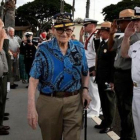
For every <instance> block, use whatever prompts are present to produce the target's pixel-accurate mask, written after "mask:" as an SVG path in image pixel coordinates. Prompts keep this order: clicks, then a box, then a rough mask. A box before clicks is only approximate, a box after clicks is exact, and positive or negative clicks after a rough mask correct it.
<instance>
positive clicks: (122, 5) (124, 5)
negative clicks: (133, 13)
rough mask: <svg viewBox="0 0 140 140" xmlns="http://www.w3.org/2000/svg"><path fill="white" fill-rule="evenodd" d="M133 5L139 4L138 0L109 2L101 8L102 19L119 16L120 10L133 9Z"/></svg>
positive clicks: (106, 19) (109, 19)
mask: <svg viewBox="0 0 140 140" xmlns="http://www.w3.org/2000/svg"><path fill="white" fill-rule="evenodd" d="M135 6H140V0H122V1H121V2H118V3H117V4H116V5H115V4H111V5H109V6H107V7H105V8H104V9H103V10H102V14H103V15H104V21H111V22H112V21H113V19H118V18H119V13H120V11H122V10H124V9H134V7H135Z"/></svg>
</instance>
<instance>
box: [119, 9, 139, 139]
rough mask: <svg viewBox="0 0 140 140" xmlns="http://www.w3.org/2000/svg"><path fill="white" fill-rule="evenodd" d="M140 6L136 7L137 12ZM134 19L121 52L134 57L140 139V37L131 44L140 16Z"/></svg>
mask: <svg viewBox="0 0 140 140" xmlns="http://www.w3.org/2000/svg"><path fill="white" fill-rule="evenodd" d="M137 9H138V11H139V10H140V8H138V7H137V8H136V14H138V13H139V12H137ZM138 15H139V14H138ZM133 20H134V21H132V22H130V24H129V25H128V26H127V28H126V30H125V34H124V38H123V41H122V45H121V54H122V56H123V57H125V58H129V57H130V58H132V68H131V69H132V80H133V85H134V88H133V104H132V113H133V120H134V126H135V130H136V136H137V140H140V133H139V132H140V110H139V109H140V39H139V40H138V41H137V42H135V43H134V44H133V45H131V46H130V38H131V36H132V35H133V34H135V33H136V32H139V33H140V16H139V17H135V18H134V19H133Z"/></svg>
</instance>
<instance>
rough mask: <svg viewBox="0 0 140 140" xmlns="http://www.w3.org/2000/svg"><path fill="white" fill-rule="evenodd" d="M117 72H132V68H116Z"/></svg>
mask: <svg viewBox="0 0 140 140" xmlns="http://www.w3.org/2000/svg"><path fill="white" fill-rule="evenodd" d="M115 72H120V73H127V72H130V73H131V69H127V70H123V69H115Z"/></svg>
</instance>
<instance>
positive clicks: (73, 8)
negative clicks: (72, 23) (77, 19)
mask: <svg viewBox="0 0 140 140" xmlns="http://www.w3.org/2000/svg"><path fill="white" fill-rule="evenodd" d="M74 11H75V0H73V7H72V16H73V19H74Z"/></svg>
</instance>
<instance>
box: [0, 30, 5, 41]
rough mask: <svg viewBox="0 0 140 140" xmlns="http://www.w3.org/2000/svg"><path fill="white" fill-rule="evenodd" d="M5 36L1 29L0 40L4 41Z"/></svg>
mask: <svg viewBox="0 0 140 140" xmlns="http://www.w3.org/2000/svg"><path fill="white" fill-rule="evenodd" d="M5 34H6V32H5V30H4V29H2V28H1V29H0V39H4V38H5Z"/></svg>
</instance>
